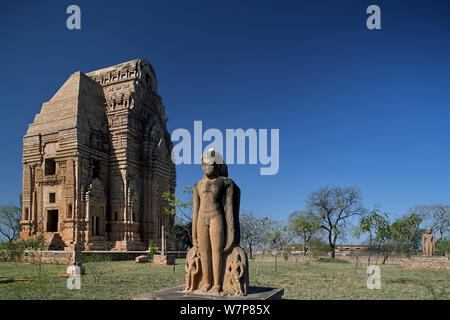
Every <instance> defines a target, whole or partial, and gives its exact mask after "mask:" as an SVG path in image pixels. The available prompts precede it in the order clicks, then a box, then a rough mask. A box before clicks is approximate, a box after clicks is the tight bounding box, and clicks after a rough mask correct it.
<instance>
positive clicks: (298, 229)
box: [288, 211, 321, 256]
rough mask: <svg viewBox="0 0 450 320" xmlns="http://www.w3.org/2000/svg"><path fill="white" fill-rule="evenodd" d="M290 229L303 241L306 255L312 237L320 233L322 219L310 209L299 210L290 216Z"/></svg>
mask: <svg viewBox="0 0 450 320" xmlns="http://www.w3.org/2000/svg"><path fill="white" fill-rule="evenodd" d="M288 228H289V230H290V231H291V232H292V233H293V234H294V236H295V237H299V238H301V240H302V242H303V255H304V256H306V254H307V251H308V244H309V241H310V240H311V238H312V237H313V236H314V235H315V234H316V233H318V231H319V230H320V229H321V228H320V219H319V217H317V216H316V215H314V214H313V213H312V212H310V211H306V212H302V211H297V212H294V213H292V214H291V215H290V216H289V227H288Z"/></svg>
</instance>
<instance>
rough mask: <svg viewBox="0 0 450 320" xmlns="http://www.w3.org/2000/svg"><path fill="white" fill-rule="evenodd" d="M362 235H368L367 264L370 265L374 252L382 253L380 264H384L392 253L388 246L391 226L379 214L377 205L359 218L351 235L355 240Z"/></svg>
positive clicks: (381, 214)
mask: <svg viewBox="0 0 450 320" xmlns="http://www.w3.org/2000/svg"><path fill="white" fill-rule="evenodd" d="M364 233H367V234H368V235H369V239H368V243H369V258H368V261H367V264H368V265H370V260H371V257H372V255H373V253H374V251H375V250H376V251H377V253H381V252H383V262H382V264H384V263H386V261H387V259H388V258H389V256H390V254H391V253H392V250H391V248H392V247H391V246H389V245H388V242H389V240H390V239H391V225H390V222H389V218H388V216H387V215H386V214H385V213H381V212H380V207H379V206H378V205H375V208H374V209H373V210H371V211H369V212H367V213H366V214H364V215H363V216H361V218H360V219H359V223H358V225H357V226H356V227H354V228H353V235H354V237H355V238H357V239H359V238H360V237H361V235H362V234H364ZM377 260H378V259H377Z"/></svg>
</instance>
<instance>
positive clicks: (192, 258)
mask: <svg viewBox="0 0 450 320" xmlns="http://www.w3.org/2000/svg"><path fill="white" fill-rule="evenodd" d="M223 261H224V263H223V268H222V281H221V282H222V288H221V291H219V295H240V296H245V295H247V294H248V288H249V282H248V258H247V253H246V252H245V250H244V249H242V248H241V247H234V248H233V250H231V252H230V253H228V254H225V255H224V257H223ZM202 276H203V274H202V272H201V260H200V254H199V252H198V250H197V248H195V247H194V248H191V249H190V250H189V251H188V253H187V255H186V288H185V290H184V291H185V292H195V293H205V294H208V291H206V292H204V291H202V290H201V288H202V287H203V285H204V282H205V281H204V279H202ZM202 280H203V281H202ZM212 294H217V293H216V292H214V293H212Z"/></svg>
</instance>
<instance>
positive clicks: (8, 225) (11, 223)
mask: <svg viewBox="0 0 450 320" xmlns="http://www.w3.org/2000/svg"><path fill="white" fill-rule="evenodd" d="M21 218H22V210H21V209H20V208H18V207H16V206H13V205H3V206H0V234H1V235H2V236H4V237H5V238H6V239H7V240H8V241H13V240H15V239H17V238H18V237H19V234H20V229H21V227H20V219H21Z"/></svg>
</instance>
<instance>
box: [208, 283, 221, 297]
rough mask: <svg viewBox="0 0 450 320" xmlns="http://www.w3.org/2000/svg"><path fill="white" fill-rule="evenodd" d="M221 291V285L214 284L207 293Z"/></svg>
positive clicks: (214, 293)
mask: <svg viewBox="0 0 450 320" xmlns="http://www.w3.org/2000/svg"><path fill="white" fill-rule="evenodd" d="M221 292H222V287H221V286H220V285H215V286H213V287H212V288H211V290H209V291H208V293H209V294H213V295H220V294H221Z"/></svg>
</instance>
